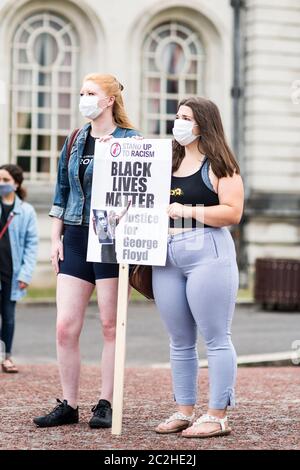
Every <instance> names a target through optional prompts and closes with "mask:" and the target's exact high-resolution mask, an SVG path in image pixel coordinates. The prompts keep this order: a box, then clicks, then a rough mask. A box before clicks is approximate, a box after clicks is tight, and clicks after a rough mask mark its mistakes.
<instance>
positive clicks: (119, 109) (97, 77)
mask: <svg viewBox="0 0 300 470" xmlns="http://www.w3.org/2000/svg"><path fill="white" fill-rule="evenodd" d="M83 81H84V82H86V81H91V82H94V83H96V84H97V85H98V86H99V87H100V88H101V89H102V90H103V91H104V92H105V93H106V94H107V96H114V97H115V102H114V104H113V117H114V120H115V122H116V124H117V125H118V126H120V127H123V128H126V129H135V127H134V126H133V125H132V123H131V122H130V120H129V117H128V116H127V113H126V111H125V107H124V103H123V98H122V90H123V88H124V87H123V85H121V83H120V82H119V81H118V80H117V79H116V77H114V76H113V75H109V74H101V73H90V74H88V75H86V76H85V77H84V79H83Z"/></svg>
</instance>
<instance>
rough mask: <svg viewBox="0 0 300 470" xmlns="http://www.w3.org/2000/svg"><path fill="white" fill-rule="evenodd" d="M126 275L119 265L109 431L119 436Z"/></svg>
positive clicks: (122, 381)
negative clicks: (110, 425) (110, 428)
mask: <svg viewBox="0 0 300 470" xmlns="http://www.w3.org/2000/svg"><path fill="white" fill-rule="evenodd" d="M128 273H129V265H128V264H120V266H119V283H118V307H117V326H116V350H115V369H114V395H113V406H112V409H113V416H112V431H111V433H112V434H115V435H120V434H121V432H122V418H123V396H124V374H125V358H126V327H127V309H128Z"/></svg>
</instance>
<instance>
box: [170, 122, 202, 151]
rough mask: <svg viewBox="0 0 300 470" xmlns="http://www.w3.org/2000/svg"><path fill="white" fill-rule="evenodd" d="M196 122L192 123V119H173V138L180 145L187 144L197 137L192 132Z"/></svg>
mask: <svg viewBox="0 0 300 470" xmlns="http://www.w3.org/2000/svg"><path fill="white" fill-rule="evenodd" d="M197 125H198V124H194V123H193V122H192V121H187V120H186V119H175V121H174V127H173V129H172V131H173V135H174V137H175V140H177V142H178V143H179V144H180V145H189V144H191V143H192V142H194V140H196V139H197V137H199V136H198V135H194V134H193V127H195V126H197Z"/></svg>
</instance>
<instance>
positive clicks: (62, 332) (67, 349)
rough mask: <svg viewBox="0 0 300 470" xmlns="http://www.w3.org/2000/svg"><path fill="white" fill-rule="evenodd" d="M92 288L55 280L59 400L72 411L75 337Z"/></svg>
mask: <svg viewBox="0 0 300 470" xmlns="http://www.w3.org/2000/svg"><path fill="white" fill-rule="evenodd" d="M93 289H94V284H91V283H90V282H87V281H83V280H82V279H78V278H76V277H73V276H68V275H66V274H59V275H58V276H57V291H56V301H57V325H56V346H57V359H58V367H59V373H60V380H61V385H62V390H63V398H64V399H65V400H68V404H69V405H70V406H72V407H73V408H76V407H77V402H78V388H79V373H80V350H79V337H80V333H81V329H82V325H83V319H84V314H85V309H86V306H87V304H88V301H89V299H90V297H91V294H92V292H93Z"/></svg>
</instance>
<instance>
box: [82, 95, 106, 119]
mask: <svg viewBox="0 0 300 470" xmlns="http://www.w3.org/2000/svg"><path fill="white" fill-rule="evenodd" d="M98 101H99V97H98V96H95V95H94V96H87V95H83V96H81V97H80V102H79V111H80V112H81V114H82V116H84V117H86V118H88V119H96V118H97V117H98V116H100V114H101V113H103V111H104V109H105V108H101V107H100V106H99V105H98Z"/></svg>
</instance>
